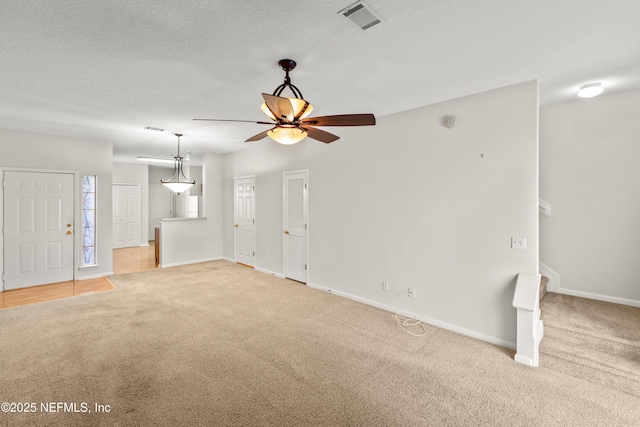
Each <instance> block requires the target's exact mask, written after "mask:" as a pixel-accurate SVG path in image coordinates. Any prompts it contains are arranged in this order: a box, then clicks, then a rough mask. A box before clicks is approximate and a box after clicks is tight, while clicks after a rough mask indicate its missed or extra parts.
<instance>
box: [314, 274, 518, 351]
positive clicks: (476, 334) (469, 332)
mask: <svg viewBox="0 0 640 427" xmlns="http://www.w3.org/2000/svg"><path fill="white" fill-rule="evenodd" d="M307 286H309V287H310V288H314V289H318V290H321V291H327V292H330V293H332V294H336V295H338V296H341V297H344V298H349V299H351V300H354V301H358V302H361V303H363V304H366V305H370V306H372V307H376V308H379V309H381V310H385V311H388V312H391V313H394V314H395V313H396V312H397V311H398V309H397V308H394V307H391V306H388V305H386V304H381V303H379V302H376V301H372V300H369V299H366V298H362V297H358V296H355V295H351V294H348V293H345V292H341V291H336V290H334V289H330V288H327V287H325V286H320V285H317V284H315V283H307ZM416 319H418V320H420V321H421V322H424V323H428V324H430V325H433V326H437V327H439V328H442V329H446V330H448V331H452V332H456V333H458V334H462V335H466V336H468V337H471V338H475V339H479V340H481V341H485V342H488V343H491V344H495V345H498V346H500V347H506V348H509V349H512V350H515V349H516V343H513V342H509V341H505V340H502V339H499V338H496V337H491V336H489V335H484V334H481V333H479V332H476V331H472V330H470V329H465V328H461V327H459V326H456V325H452V324H450V323H446V322H442V321H440V320H436V319H432V318H430V317H425V316H420V315H416Z"/></svg>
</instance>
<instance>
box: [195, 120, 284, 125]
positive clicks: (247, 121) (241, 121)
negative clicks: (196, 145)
mask: <svg viewBox="0 0 640 427" xmlns="http://www.w3.org/2000/svg"><path fill="white" fill-rule="evenodd" d="M193 120H201V121H205V122H240V123H258V124H261V125H273V122H256V121H255V120H228V119H193Z"/></svg>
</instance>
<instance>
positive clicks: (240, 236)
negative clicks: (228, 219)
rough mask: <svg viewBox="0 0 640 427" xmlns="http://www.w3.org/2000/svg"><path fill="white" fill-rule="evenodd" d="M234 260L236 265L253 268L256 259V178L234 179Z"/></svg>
mask: <svg viewBox="0 0 640 427" xmlns="http://www.w3.org/2000/svg"><path fill="white" fill-rule="evenodd" d="M233 184H234V199H235V203H234V219H235V224H234V227H235V234H234V240H235V243H234V246H235V259H236V262H237V263H240V264H244V265H248V266H249V267H255V264H256V263H255V258H256V233H255V228H256V218H255V216H256V204H255V200H256V197H255V196H256V178H255V177H254V176H245V177H238V178H234V180H233Z"/></svg>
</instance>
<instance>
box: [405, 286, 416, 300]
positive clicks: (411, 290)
mask: <svg viewBox="0 0 640 427" xmlns="http://www.w3.org/2000/svg"><path fill="white" fill-rule="evenodd" d="M407 294H408V295H409V298H415V297H416V288H409V290H408V291H407Z"/></svg>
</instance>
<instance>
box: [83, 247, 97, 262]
mask: <svg viewBox="0 0 640 427" xmlns="http://www.w3.org/2000/svg"><path fill="white" fill-rule="evenodd" d="M95 259H96V254H95V250H94V248H93V246H86V247H83V248H82V263H83V264H84V265H91V264H95Z"/></svg>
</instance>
